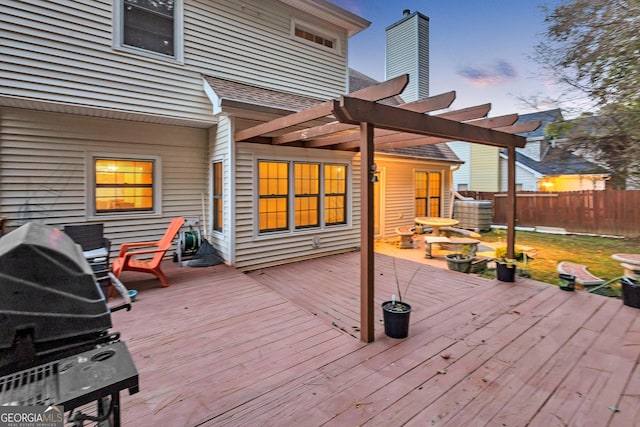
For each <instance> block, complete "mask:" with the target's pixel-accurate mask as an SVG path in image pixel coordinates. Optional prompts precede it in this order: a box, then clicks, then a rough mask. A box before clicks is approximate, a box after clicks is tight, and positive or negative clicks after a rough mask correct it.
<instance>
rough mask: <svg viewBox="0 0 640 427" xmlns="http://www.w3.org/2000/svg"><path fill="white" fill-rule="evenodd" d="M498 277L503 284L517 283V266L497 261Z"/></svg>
mask: <svg viewBox="0 0 640 427" xmlns="http://www.w3.org/2000/svg"><path fill="white" fill-rule="evenodd" d="M496 277H497V278H498V280H500V281H501V282H515V281H516V266H515V265H513V264H506V263H504V262H497V261H496Z"/></svg>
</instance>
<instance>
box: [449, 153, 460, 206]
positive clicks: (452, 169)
mask: <svg viewBox="0 0 640 427" xmlns="http://www.w3.org/2000/svg"><path fill="white" fill-rule="evenodd" d="M461 166H462V163H458V164H457V165H454V166H452V167H450V168H449V183H450V184H449V194H451V197H449V218H453V201H454V200H455V199H456V197H458V196H459V195H460V194H459V193H458V192H457V191H456V189H455V188H453V173H454V172H455V171H457V170H458V169H460V167H461Z"/></svg>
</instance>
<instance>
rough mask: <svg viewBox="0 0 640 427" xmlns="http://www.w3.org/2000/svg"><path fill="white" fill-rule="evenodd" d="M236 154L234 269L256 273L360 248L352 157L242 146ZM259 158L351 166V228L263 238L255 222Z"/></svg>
mask: <svg viewBox="0 0 640 427" xmlns="http://www.w3.org/2000/svg"><path fill="white" fill-rule="evenodd" d="M237 156H238V158H237V171H236V188H237V194H236V197H235V200H234V203H235V212H236V214H235V218H234V221H235V224H234V235H235V240H236V242H235V244H236V247H235V250H236V260H235V266H236V267H238V268H241V269H256V268H259V267H262V266H267V265H273V264H281V263H283V262H292V261H296V260H300V259H305V258H312V257H317V256H323V255H326V254H330V253H336V252H343V251H348V250H352V249H354V248H357V247H359V246H360V194H359V181H358V179H359V170H358V169H359V163H358V161H357V159H355V158H354V154H353V153H348V152H336V151H331V150H309V149H300V148H291V147H273V146H267V145H259V144H246V143H240V144H237ZM259 159H273V160H291V161H306V160H308V161H317V162H326V161H329V162H344V163H348V164H349V165H350V166H349V167H350V168H351V171H352V174H351V175H352V176H353V177H352V180H351V183H350V184H351V185H350V194H349V197H350V203H349V205H348V206H349V208H348V210H347V215H348V224H347V225H345V226H336V227H328V228H320V229H308V230H297V231H292V232H291V231H290V232H282V233H274V234H269V235H259V234H258V228H257V227H258V222H257V220H256V218H257V216H258V215H257V207H256V206H257V198H258V193H257V191H256V187H257V186H256V177H257V176H258V174H257V171H256V169H257V162H258V160H259ZM314 238H317V239H319V246H318V247H317V248H314V247H313V245H312V243H313V239H314Z"/></svg>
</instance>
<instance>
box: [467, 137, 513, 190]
mask: <svg viewBox="0 0 640 427" xmlns="http://www.w3.org/2000/svg"><path fill="white" fill-rule="evenodd" d="M469 145H470V152H471V159H472V161H471V173H470V176H469V177H470V181H469V189H470V190H472V191H496V190H498V183H499V181H498V177H497V176H496V173H495V171H497V170H498V168H499V166H500V164H499V161H500V155H499V153H500V151H499V150H500V149H499V148H497V147H491V146H488V145H482V144H469ZM505 171H506V169H505Z"/></svg>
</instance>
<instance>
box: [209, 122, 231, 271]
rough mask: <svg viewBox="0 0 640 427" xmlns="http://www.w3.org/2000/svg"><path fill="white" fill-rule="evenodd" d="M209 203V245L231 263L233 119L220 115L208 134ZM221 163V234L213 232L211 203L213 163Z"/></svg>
mask: <svg viewBox="0 0 640 427" xmlns="http://www.w3.org/2000/svg"><path fill="white" fill-rule="evenodd" d="M209 138H210V141H209V153H210V158H209V203H208V204H207V205H208V206H209V208H210V210H209V211H208V213H207V215H208V218H207V233H206V234H207V235H208V236H209V237H210V240H211V244H212V245H213V246H214V247H215V248H216V249H218V251H220V253H221V255H222V256H223V258H224V259H225V260H228V261H231V260H232V254H233V248H232V247H231V244H232V241H233V240H232V237H233V236H232V232H233V229H234V226H233V223H232V220H231V219H232V218H233V212H232V211H231V209H232V207H233V202H232V201H233V195H234V191H233V182H232V180H231V179H230V178H231V176H233V172H232V171H233V148H232V147H233V144H232V143H231V141H232V139H233V119H232V118H230V117H228V116H225V115H222V116H220V118H219V120H218V126H216V127H215V128H212V129H211V131H210V134H209ZM218 161H222V179H223V182H222V185H223V187H222V210H223V215H222V216H223V224H222V232H219V231H213V230H212V224H213V218H212V214H213V210H212V209H213V204H212V202H211V200H212V196H213V166H212V165H213V162H218Z"/></svg>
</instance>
